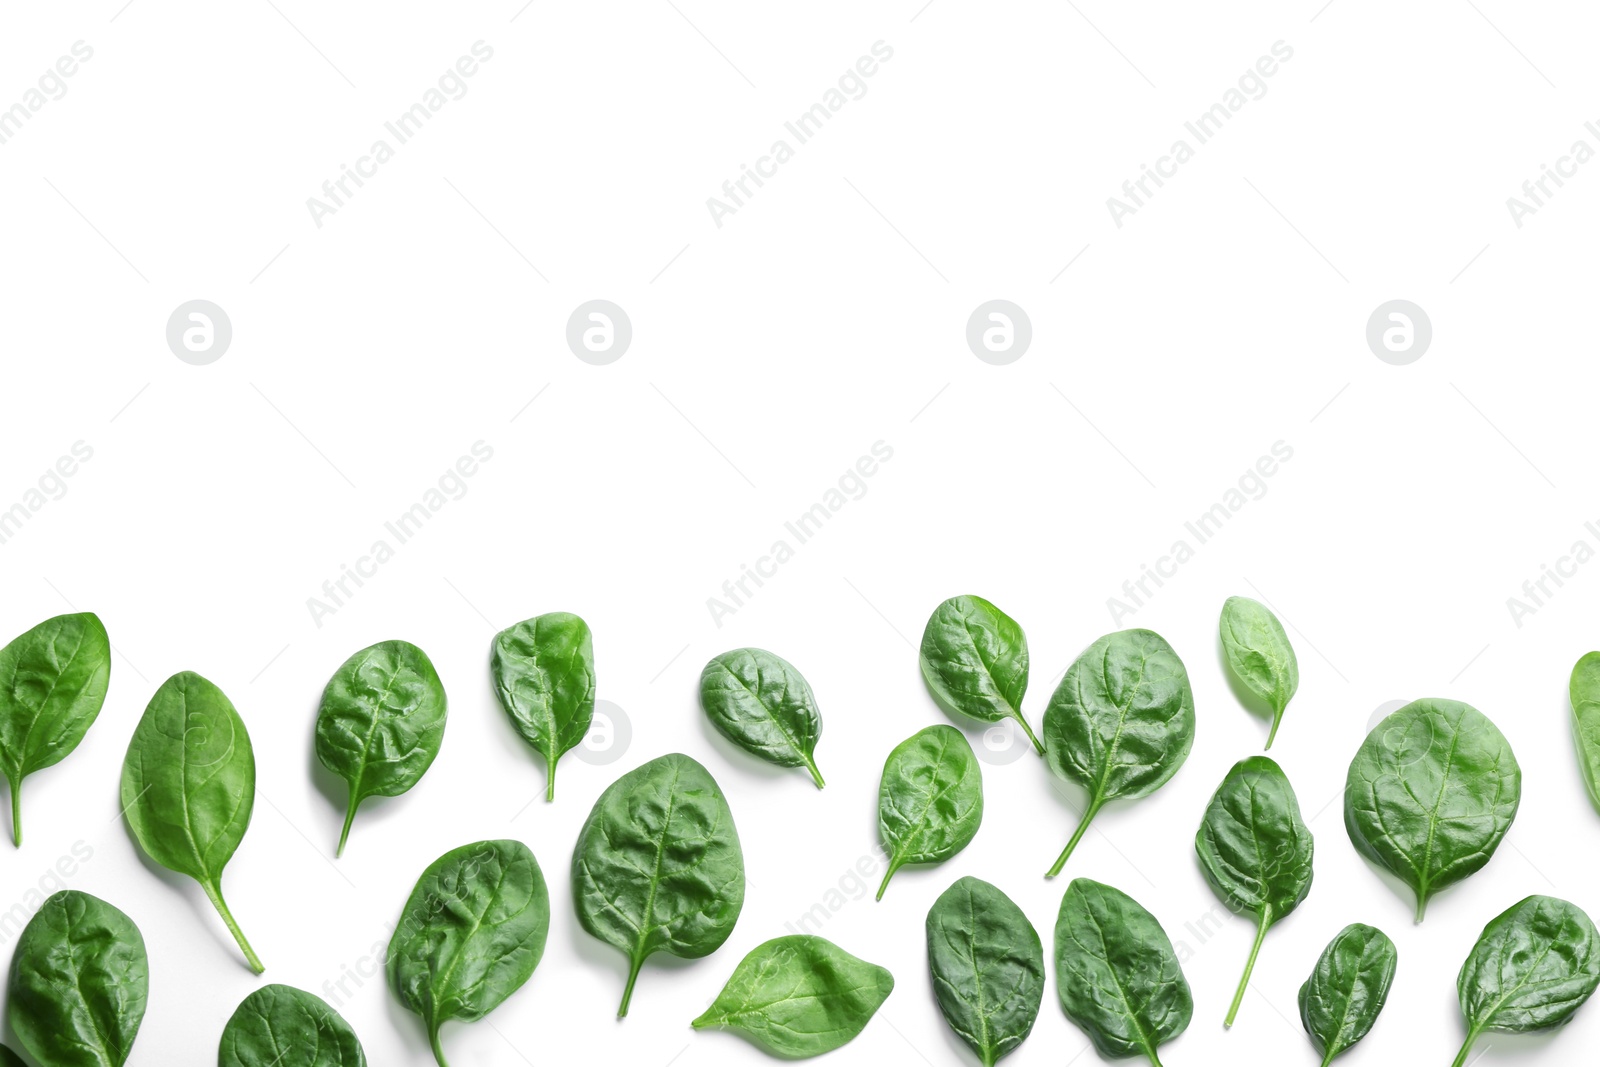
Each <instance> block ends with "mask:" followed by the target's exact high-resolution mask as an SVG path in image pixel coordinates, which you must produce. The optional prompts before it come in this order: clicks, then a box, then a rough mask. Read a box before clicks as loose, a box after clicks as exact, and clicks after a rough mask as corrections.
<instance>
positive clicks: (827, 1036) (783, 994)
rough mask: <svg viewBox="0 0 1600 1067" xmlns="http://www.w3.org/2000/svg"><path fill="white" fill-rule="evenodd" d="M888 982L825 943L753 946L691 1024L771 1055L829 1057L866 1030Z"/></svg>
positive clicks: (802, 937) (795, 940)
mask: <svg viewBox="0 0 1600 1067" xmlns="http://www.w3.org/2000/svg"><path fill="white" fill-rule="evenodd" d="M893 990H894V975H892V974H890V973H889V972H888V971H886V970H884V969H883V968H882V967H879V966H878V965H877V964H875V963H868V962H867V961H866V960H860V959H857V958H856V957H854V956H852V955H850V953H848V952H846V951H845V950H844V949H842V948H840V947H839V946H838V945H835V944H834V943H833V942H832V941H825V940H823V939H822V938H820V937H816V936H814V935H811V934H790V935H788V936H786V937H776V938H773V939H772V940H771V941H768V942H766V943H765V944H762V945H757V946H756V947H755V948H754V949H752V950H751V951H750V954H749V955H748V956H746V957H745V958H744V959H742V960H740V961H739V966H737V967H735V968H734V969H733V977H731V978H729V979H728V984H727V985H725V986H723V987H722V992H721V993H718V994H717V999H716V1000H715V1001H713V1002H712V1004H711V1007H709V1008H707V1009H706V1011H705V1014H703V1015H701V1016H700V1017H699V1018H698V1019H696V1020H695V1021H694V1022H693V1023H692V1024H691V1025H692V1026H693V1027H694V1028H695V1029H696V1030H704V1029H706V1028H707V1027H719V1028H722V1029H725V1030H737V1031H738V1032H739V1033H742V1034H744V1035H745V1036H746V1037H748V1038H749V1039H750V1040H751V1041H754V1042H755V1043H756V1044H757V1045H759V1046H761V1047H762V1048H764V1049H766V1050H767V1051H768V1052H770V1053H772V1054H773V1055H775V1056H783V1057H786V1058H788V1059H803V1058H805V1057H808V1056H820V1055H821V1054H822V1053H824V1052H831V1051H832V1050H834V1049H836V1048H838V1047H839V1046H840V1045H844V1044H847V1043H848V1042H849V1041H851V1040H852V1039H853V1038H854V1037H855V1036H856V1035H857V1034H859V1033H860V1032H861V1031H862V1030H863V1029H865V1028H866V1025H867V1023H868V1022H870V1021H871V1019H872V1016H873V1014H874V1013H876V1012H877V1010H878V1006H879V1005H881V1004H882V1003H883V1002H884V1000H885V999H886V998H887V997H888V996H889V994H890V993H891V992H892V991H893Z"/></svg>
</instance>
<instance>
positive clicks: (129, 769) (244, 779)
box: [122, 671, 264, 974]
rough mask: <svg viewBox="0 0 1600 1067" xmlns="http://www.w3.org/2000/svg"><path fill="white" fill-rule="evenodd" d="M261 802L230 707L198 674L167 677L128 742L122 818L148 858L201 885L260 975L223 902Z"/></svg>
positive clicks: (251, 759) (251, 760)
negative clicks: (226, 878) (226, 876)
mask: <svg viewBox="0 0 1600 1067" xmlns="http://www.w3.org/2000/svg"><path fill="white" fill-rule="evenodd" d="M255 799H256V757H255V752H254V751H253V750H252V749H251V747H250V735H249V734H248V733H247V732H246V731H245V728H244V720H243V719H241V718H239V713H238V712H237V711H235V710H234V708H233V704H232V702H231V701H229V700H228V698H227V696H225V695H224V694H223V692H222V690H220V689H218V688H217V687H216V686H214V685H212V684H211V683H210V682H208V681H206V680H205V679H204V678H202V677H200V676H199V675H198V674H195V673H194V672H192V671H184V672H182V673H180V674H174V675H173V676H172V677H171V678H168V679H167V680H166V681H165V682H163V683H162V685H161V688H160V689H157V690H156V695H155V696H153V697H151V698H150V704H149V706H148V707H146V708H145V709H144V717H143V718H142V719H140V720H139V726H138V728H137V729H136V730H134V732H133V740H132V741H131V742H130V743H129V744H128V755H127V758H126V759H125V760H124V761H123V764H122V812H123V815H124V816H126V818H127V820H128V828H129V829H130V830H132V831H133V836H134V838H135V839H136V840H137V841H138V842H139V847H140V848H142V849H144V851H145V855H147V856H149V857H150V858H151V859H153V860H155V861H156V862H157V863H159V864H161V866H163V867H165V868H167V869H168V870H172V871H177V872H178V873H179V874H186V875H188V876H189V877H190V878H193V879H194V880H195V881H197V882H199V883H200V885H201V888H203V889H204V890H205V891H206V896H207V897H209V898H210V900H211V903H212V904H213V905H215V906H216V909H217V911H218V912H219V913H220V914H221V915H222V921H223V922H225V923H227V925H228V929H229V931H231V932H232V934H233V936H234V940H236V941H238V942H239V948H240V949H242V950H243V951H244V955H245V959H246V960H248V961H249V963H250V969H251V970H253V971H255V972H256V973H257V974H260V973H261V972H262V970H264V968H263V967H262V966H261V960H260V959H258V958H257V957H256V953H255V950H254V949H252V948H251V947H250V942H248V941H246V940H245V937H244V931H242V930H240V929H239V924H238V923H236V922H234V921H233V913H232V912H230V911H229V910H228V905H227V904H226V903H224V901H223V899H222V869H223V868H224V867H225V866H227V863H228V860H230V859H232V858H233V853H234V851H235V850H236V849H238V847H239V842H240V841H241V840H242V839H243V838H244V832H245V830H246V828H248V827H249V825H250V810H251V808H252V807H254V805H255Z"/></svg>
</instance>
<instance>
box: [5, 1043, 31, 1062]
mask: <svg viewBox="0 0 1600 1067" xmlns="http://www.w3.org/2000/svg"><path fill="white" fill-rule="evenodd" d="M0 1067H28V1065H27V1064H26V1063H23V1062H22V1057H21V1056H18V1055H17V1054H16V1053H15V1052H12V1051H11V1050H10V1049H8V1048H6V1047H5V1046H4V1045H0Z"/></svg>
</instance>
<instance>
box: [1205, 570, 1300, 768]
mask: <svg viewBox="0 0 1600 1067" xmlns="http://www.w3.org/2000/svg"><path fill="white" fill-rule="evenodd" d="M1220 628H1221V630H1222V650H1223V652H1225V653H1226V654H1227V659H1228V667H1229V668H1230V669H1231V670H1232V671H1233V675H1234V677H1235V678H1237V679H1239V681H1240V682H1242V683H1243V684H1244V687H1245V688H1246V689H1248V690H1250V692H1252V693H1254V694H1255V695H1256V696H1258V697H1260V698H1261V699H1262V700H1264V701H1266V702H1267V706H1268V707H1270V708H1271V709H1272V729H1271V730H1269V731H1268V732H1267V747H1268V748H1271V747H1272V740H1273V738H1275V737H1277V736H1278V724H1279V723H1281V722H1282V721H1283V709H1284V708H1286V707H1288V706H1289V701H1290V700H1292V699H1293V698H1294V692H1295V690H1296V689H1298V688H1300V662H1299V661H1298V660H1296V659H1295V658H1294V646H1293V645H1291V644H1289V635H1288V634H1286V633H1284V632H1283V624H1282V623H1281V622H1279V621H1278V617H1277V616H1276V615H1274V614H1273V613H1272V612H1271V611H1270V610H1269V609H1268V608H1267V606H1266V605H1265V604H1262V603H1259V602H1257V601H1254V600H1251V599H1250V598H1249V597H1247V596H1231V597H1229V598H1228V599H1227V600H1226V601H1225V602H1224V603H1223V605H1222V622H1221V627H1220Z"/></svg>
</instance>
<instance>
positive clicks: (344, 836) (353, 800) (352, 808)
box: [333, 789, 361, 859]
mask: <svg viewBox="0 0 1600 1067" xmlns="http://www.w3.org/2000/svg"><path fill="white" fill-rule="evenodd" d="M360 803H361V798H360V797H359V796H357V795H356V791H355V790H354V789H352V790H350V803H349V805H348V806H347V807H346V808H345V813H344V830H343V831H342V832H341V833H340V834H339V848H338V850H337V851H335V852H334V854H333V855H334V858H335V859H337V858H338V857H340V856H343V855H344V843H345V842H346V841H348V840H350V824H351V823H353V822H355V821H356V808H357V807H358V806H359V805H360Z"/></svg>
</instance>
